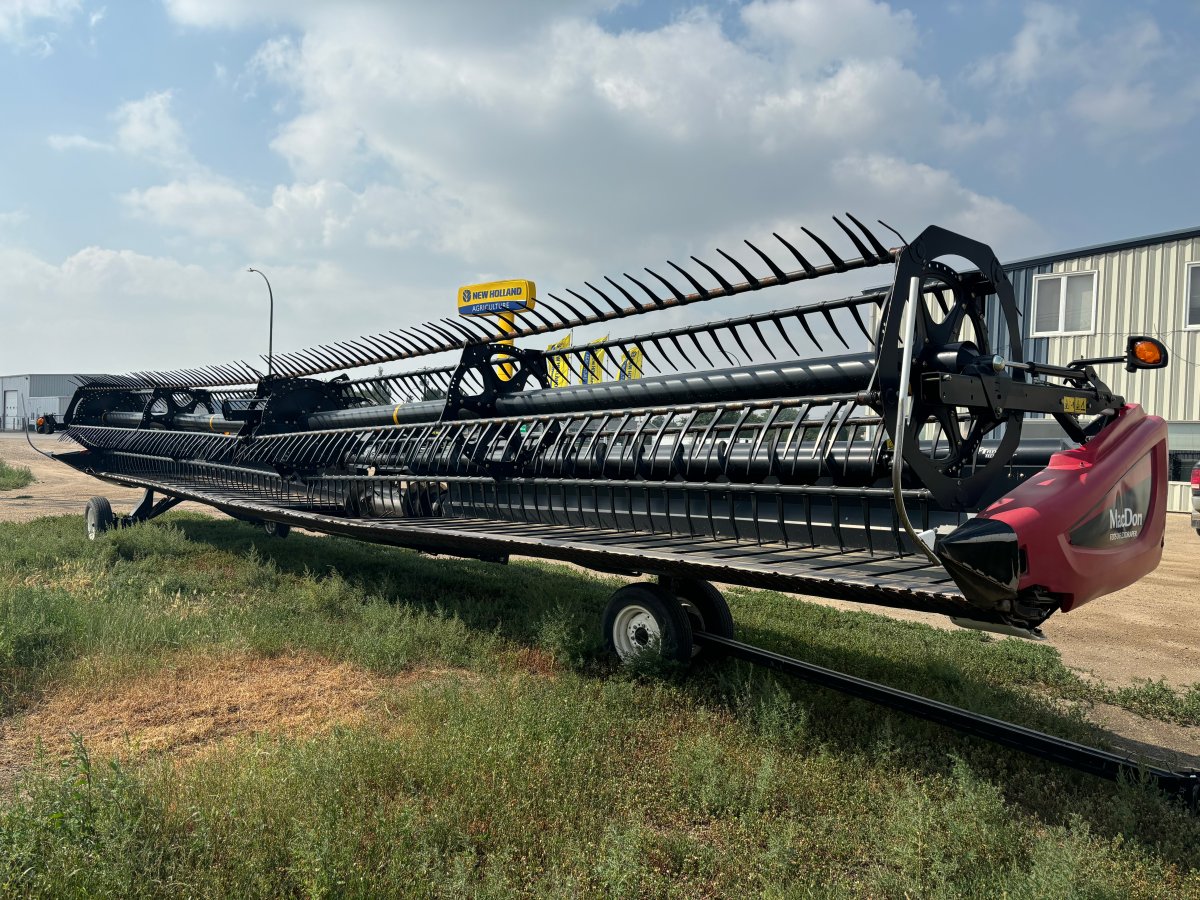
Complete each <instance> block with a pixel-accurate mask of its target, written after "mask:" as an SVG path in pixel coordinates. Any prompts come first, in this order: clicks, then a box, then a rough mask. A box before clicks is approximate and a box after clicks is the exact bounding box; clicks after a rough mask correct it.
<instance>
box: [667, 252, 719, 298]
mask: <svg viewBox="0 0 1200 900" xmlns="http://www.w3.org/2000/svg"><path fill="white" fill-rule="evenodd" d="M667 265H668V266H670V267H671V268H672V269H674V270H675V271H676V272H678V273H679V274H680V275H682V276H683V277H684V278H686V279H687V280H688V284H690V285H691V286H692V287H693V288H695V290H696V293H697V294H699V295H700V296H701V297H702V298H703V299H705V300H707V299H708V298H709V297H710V296H711V294H709V292H708V289H707V288H706V287H704V285H702V284H701V283H700V282H699V281H697V280H696V279H695V278H693V277H692V274H691V273H690V272H689V271H687V269H684V268H682V267H680V266H677V265H675V263H673V262H671V260H669V259H668V260H667Z"/></svg>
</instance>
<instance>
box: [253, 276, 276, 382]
mask: <svg viewBox="0 0 1200 900" xmlns="http://www.w3.org/2000/svg"><path fill="white" fill-rule="evenodd" d="M246 271H247V272H258V274H259V275H262V280H263V281H265V282H267V297H268V298H269V299H270V301H271V319H270V326H269V328H268V330H267V377H268V378H270V377H271V372H272V360H273V358H274V355H275V353H274V348H275V293H274V292H273V291H272V290H271V282H270V280H269V279H268V278H267V276H266V275H263V273H262V272H259V271H258V269H256V268H254V267H253V266H251V267H250V268H248V269H246Z"/></svg>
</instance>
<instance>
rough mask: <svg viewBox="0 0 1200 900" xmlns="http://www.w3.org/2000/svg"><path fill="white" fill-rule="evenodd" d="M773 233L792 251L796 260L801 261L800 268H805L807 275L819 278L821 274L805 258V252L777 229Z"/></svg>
mask: <svg viewBox="0 0 1200 900" xmlns="http://www.w3.org/2000/svg"><path fill="white" fill-rule="evenodd" d="M771 235H772V236H773V237H774V238H775V240H777V241H779V243H781V244H783V246H785V247H787V248H788V249H789V250H791V251H792V256H794V257H796V262H798V263H800V268H802V269H803V270H804V274H805V275H806V276H807V277H809V278H817V277H818V276H819V275H820V274H821V273H820V272H818V271H817V269H816V267H815V266H814V265H813V264H812V263H810V262H809V261H808V260H807V259H805V258H804V254H802V253H801V252H800V251H799V250H797V249H796V248H795V247H794V246H793V245H792V244H791V243H790V242H789V241H788V240H787V239H786V238H784V237H781V236H780V234H779V233H778V232H776V231H772V232H771Z"/></svg>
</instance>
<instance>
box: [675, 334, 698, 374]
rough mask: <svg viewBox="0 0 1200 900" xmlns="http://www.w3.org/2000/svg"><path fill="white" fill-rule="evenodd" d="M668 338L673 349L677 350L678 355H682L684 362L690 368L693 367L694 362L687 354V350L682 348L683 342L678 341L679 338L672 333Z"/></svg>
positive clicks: (694, 365)
mask: <svg viewBox="0 0 1200 900" xmlns="http://www.w3.org/2000/svg"><path fill="white" fill-rule="evenodd" d="M670 338H671V343H672V344H674V345H675V349H676V350H678V351H679V355H680V356H682V357H683V360H684V362H686V363H687V364H688V365H689V366H691V367H692V368H695V367H696V364H695V363H694V362H692V360H691V357H689V356H688V355H687V351H686V350H684V349H683V344H681V343H679V338H678V337H676V336H675V335H673V334H672V335H670Z"/></svg>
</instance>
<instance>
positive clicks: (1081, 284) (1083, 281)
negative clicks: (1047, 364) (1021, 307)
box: [1030, 272, 1096, 337]
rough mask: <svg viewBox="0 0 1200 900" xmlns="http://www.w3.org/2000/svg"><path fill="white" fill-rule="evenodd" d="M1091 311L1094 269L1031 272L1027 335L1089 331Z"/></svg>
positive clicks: (1092, 313)
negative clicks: (1031, 319)
mask: <svg viewBox="0 0 1200 900" xmlns="http://www.w3.org/2000/svg"><path fill="white" fill-rule="evenodd" d="M1095 315H1096V273H1095V272H1072V273H1070V274H1067V275H1035V276H1033V329H1032V331H1031V332H1030V336H1031V337H1045V336H1047V335H1059V334H1091V333H1092V329H1093V325H1092V321H1093V319H1094V318H1095Z"/></svg>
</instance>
